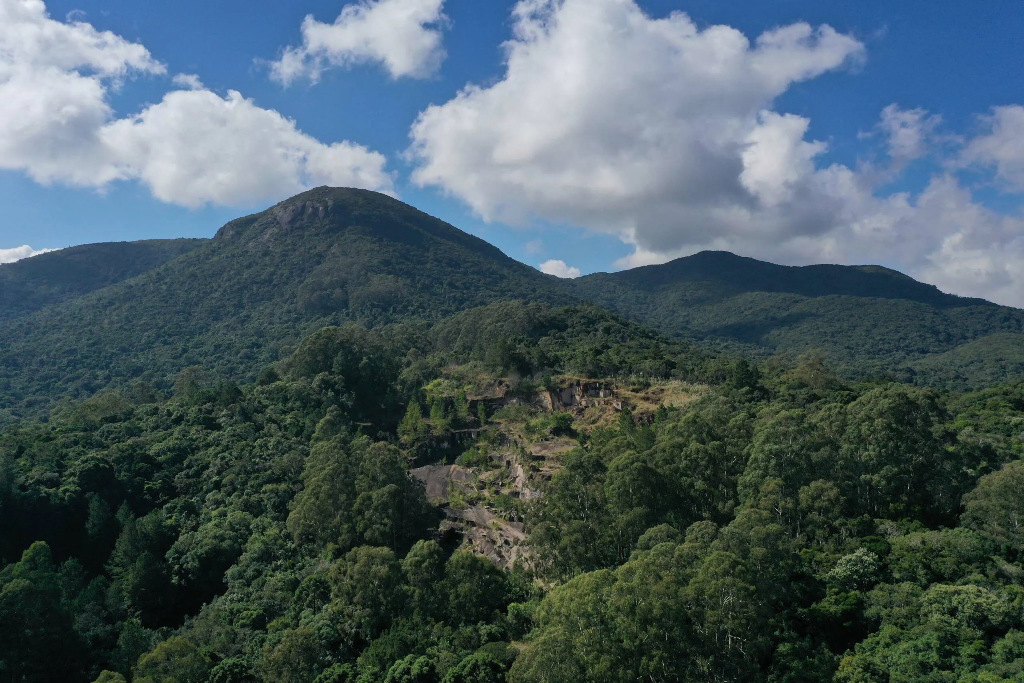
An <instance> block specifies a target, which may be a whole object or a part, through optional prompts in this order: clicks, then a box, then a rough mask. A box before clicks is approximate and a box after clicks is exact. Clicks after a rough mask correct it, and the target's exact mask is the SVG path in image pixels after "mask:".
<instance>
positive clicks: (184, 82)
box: [171, 74, 204, 90]
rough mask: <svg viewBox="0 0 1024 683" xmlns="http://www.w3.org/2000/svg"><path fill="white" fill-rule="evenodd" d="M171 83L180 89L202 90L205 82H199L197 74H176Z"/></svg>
mask: <svg viewBox="0 0 1024 683" xmlns="http://www.w3.org/2000/svg"><path fill="white" fill-rule="evenodd" d="M171 82H172V83H174V85H176V86H178V87H179V88H185V89H187V90H202V89H203V87H204V86H203V82H202V81H201V80H199V76H196V75H195V74H175V75H174V78H172V79H171Z"/></svg>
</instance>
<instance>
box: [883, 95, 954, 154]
mask: <svg viewBox="0 0 1024 683" xmlns="http://www.w3.org/2000/svg"><path fill="white" fill-rule="evenodd" d="M941 123H942V117H940V116H935V115H929V114H928V112H927V111H925V110H924V109H901V108H900V107H899V106H897V105H895V104H890V105H889V106H887V107H886V108H885V109H883V110H882V117H881V120H880V121H879V123H878V128H879V130H881V131H882V132H883V133H884V134H885V136H886V142H887V146H888V151H889V156H890V157H891V158H892V159H893V160H894V161H896V162H897V163H901V164H902V163H906V162H909V161H913V160H915V159H919V158H921V157H922V156H924V155H925V153H926V152H927V151H928V148H929V146H930V142H931V138H932V137H933V135H934V134H935V129H936V128H937V127H938V126H939V125H940V124H941Z"/></svg>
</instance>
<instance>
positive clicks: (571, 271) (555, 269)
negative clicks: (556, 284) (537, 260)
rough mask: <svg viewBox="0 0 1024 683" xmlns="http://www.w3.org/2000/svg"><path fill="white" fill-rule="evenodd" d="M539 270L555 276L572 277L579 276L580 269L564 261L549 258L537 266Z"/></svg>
mask: <svg viewBox="0 0 1024 683" xmlns="http://www.w3.org/2000/svg"><path fill="white" fill-rule="evenodd" d="M537 267H538V268H539V269H540V272H542V273H547V274H548V275H554V276H555V277H564V278H574V277H579V276H580V269H579V268H576V267H574V266H570V265H568V264H567V263H566V262H565V261H556V260H555V259H551V260H549V261H545V262H544V263H542V264H540V265H539V266H537Z"/></svg>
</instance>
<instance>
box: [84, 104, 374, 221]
mask: <svg viewBox="0 0 1024 683" xmlns="http://www.w3.org/2000/svg"><path fill="white" fill-rule="evenodd" d="M101 138H102V140H103V142H104V143H105V145H106V146H107V147H108V148H109V149H111V150H114V153H113V157H114V159H115V168H116V169H117V172H118V174H119V177H122V178H137V179H139V180H141V181H142V182H143V183H145V184H146V185H147V186H148V187H149V188H150V190H151V191H152V192H153V195H154V196H156V197H157V198H158V199H160V200H162V201H165V202H173V203H176V204H183V205H185V206H200V205H203V204H206V203H218V204H234V205H239V204H249V203H252V202H255V201H258V200H260V199H263V198H266V197H279V196H282V195H291V194H295V193H297V192H300V191H302V190H303V189H306V188H309V187H314V186H317V185H342V186H355V187H370V188H385V189H387V188H390V185H391V179H390V177H389V176H388V175H387V174H386V173H384V171H383V167H384V163H385V159H384V157H383V155H381V154H378V153H376V152H371V151H369V150H367V149H366V148H365V147H361V146H359V145H354V144H352V143H349V142H341V143H336V144H333V145H325V144H323V143H320V142H318V141H317V140H315V139H313V138H311V137H309V136H308V135H305V134H303V133H302V132H300V131H299V130H298V129H296V127H295V123H294V122H293V121H290V120H288V119H286V118H284V117H283V116H281V115H280V114H278V113H277V112H275V111H271V110H268V109H262V108H260V107H258V106H256V105H255V104H253V102H252V100H247V99H245V98H244V97H242V95H241V94H239V93H237V92H235V91H230V92H229V93H228V96H227V97H226V98H222V97H220V96H219V95H217V94H215V93H213V92H210V91H209V90H176V91H173V92H169V93H167V94H166V95H165V96H164V99H163V100H162V101H161V102H160V103H158V104H155V105H152V106H150V107H147V108H146V109H145V110H144V111H143V112H142V113H141V114H139V115H137V116H133V117H131V118H127V119H121V120H119V121H115V122H112V123H110V124H108V125H107V126H105V127H104V128H103V130H102V131H101Z"/></svg>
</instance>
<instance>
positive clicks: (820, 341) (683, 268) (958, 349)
mask: <svg viewBox="0 0 1024 683" xmlns="http://www.w3.org/2000/svg"><path fill="white" fill-rule="evenodd" d="M571 287H572V290H573V292H574V293H575V294H576V295H577V296H579V297H580V298H582V299H585V300H588V301H592V302H594V303H596V304H598V305H599V306H602V307H603V308H606V309H607V310H610V311H614V312H616V313H619V314H620V315H624V316H626V317H627V318H630V319H632V320H635V321H637V322H640V323H642V324H644V325H648V326H650V327H653V328H655V329H658V330H660V331H662V332H665V333H667V334H672V335H677V336H683V337H688V338H691V339H700V340H706V341H709V342H713V343H715V345H716V346H718V347H720V348H729V349H733V350H736V351H740V352H743V353H746V354H755V355H759V356H762V357H770V356H771V355H774V354H776V353H779V352H784V353H786V352H788V353H790V354H792V355H794V356H796V355H799V354H801V353H805V352H806V351H808V350H810V349H817V350H820V351H822V352H823V353H824V354H825V355H826V357H827V358H828V359H829V363H830V365H831V366H832V367H834V368H835V369H836V371H837V372H839V373H840V374H841V375H842V376H844V377H849V378H860V379H863V378H866V377H870V376H872V375H885V376H889V377H892V378H895V379H899V380H902V381H908V382H913V383H916V384H922V385H931V386H943V387H955V388H958V389H977V388H981V387H985V386H990V385H991V384H992V383H994V382H1003V381H1008V380H1016V379H1020V378H1021V377H1024V375H1022V374H1021V373H1022V361H1024V355H1022V353H1021V348H1022V347H1021V340H1024V335H1022V334H1021V333H1022V332H1024V312H1022V311H1020V310H1018V309H1015V308H1008V307H1005V306H996V305H995V304H992V303H990V302H988V301H984V300H982V299H969V298H963V297H958V296H953V295H950V294H944V293H942V292H940V291H939V290H938V289H937V288H935V287H933V286H931V285H926V284H923V283H921V282H917V281H916V280H913V279H911V278H909V277H907V276H906V275H903V274H902V273H898V272H896V271H893V270H889V269H887V268H881V267H878V266H852V267H851V266H830V265H817V266H804V267H791V266H778V265H775V264H772V263H765V262H763V261H757V260H755V259H751V258H743V257H740V256H736V255H734V254H730V253H727V252H702V253H700V254H696V255H694V256H689V257H686V258H681V259H676V260H675V261H672V262H669V263H666V264H664V265H659V266H645V267H642V268H634V269H632V270H627V271H623V272H620V273H599V274H595V275H590V276H587V277H583V278H579V279H578V280H575V281H573V282H572V283H571Z"/></svg>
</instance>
